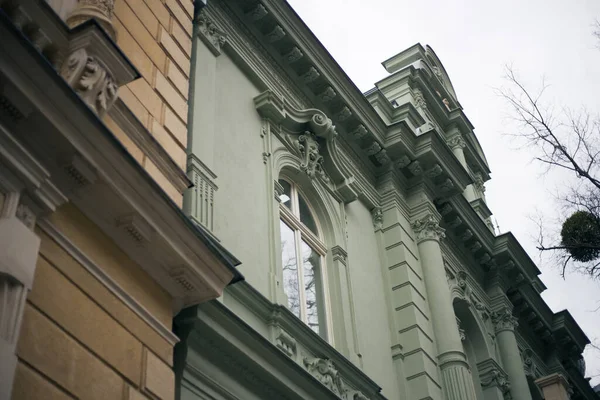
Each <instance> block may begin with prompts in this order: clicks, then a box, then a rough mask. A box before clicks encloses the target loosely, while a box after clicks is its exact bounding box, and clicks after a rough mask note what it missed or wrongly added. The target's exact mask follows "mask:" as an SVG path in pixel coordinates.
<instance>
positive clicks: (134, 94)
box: [106, 0, 194, 204]
mask: <svg viewBox="0 0 600 400" xmlns="http://www.w3.org/2000/svg"><path fill="white" fill-rule="evenodd" d="M193 12H194V4H193V2H192V1H191V0H181V1H180V2H178V1H177V0H164V1H161V0H116V1H115V11H114V16H113V26H114V27H115V31H116V34H117V44H118V46H119V47H120V48H121V50H122V51H123V52H124V53H125V55H126V56H127V57H128V58H129V59H130V60H131V62H132V63H133V64H134V65H135V67H136V68H137V69H138V71H139V72H140V74H141V75H142V78H140V79H137V80H136V81H134V82H131V83H130V84H128V85H126V86H125V87H122V88H120V90H119V95H120V98H121V99H122V100H123V101H124V102H125V104H126V105H127V106H128V107H129V108H130V109H131V111H132V112H133V113H134V114H135V116H136V117H137V118H138V119H139V120H140V122H141V123H142V124H143V125H144V126H145V127H146V128H147V129H148V131H150V132H151V134H152V135H153V136H154V138H155V139H156V140H157V141H158V142H159V143H160V144H161V145H162V146H163V147H164V148H165V149H166V150H167V152H168V153H169V155H170V156H171V158H172V159H173V161H174V162H175V163H176V164H177V165H178V166H179V167H180V168H181V169H182V170H185V161H186V157H185V149H186V146H187V117H188V105H187V99H188V88H189V76H190V57H191V54H192V41H191V36H192V17H193ZM106 123H107V125H108V126H109V127H110V128H111V129H112V130H113V132H115V131H117V132H116V134H117V135H118V131H119V129H118V128H117V127H116V125H115V124H114V121H112V120H111V119H110V117H108V118H107V121H106ZM118 136H119V138H120V139H121V140H122V142H123V144H124V145H125V147H126V148H127V149H128V150H129V151H130V153H131V154H132V155H133V156H134V157H135V158H136V159H137V161H138V162H139V163H140V164H142V166H143V167H144V168H145V169H146V171H148V173H149V174H150V175H151V176H152V177H153V178H154V179H155V180H156V181H157V182H158V183H159V184H160V185H161V187H162V188H163V189H164V190H165V191H166V192H167V193H168V194H169V196H170V197H171V198H172V199H173V200H174V201H175V202H176V203H177V204H181V193H179V192H178V190H177V189H176V187H175V186H174V185H173V184H172V183H171V182H169V180H168V179H167V178H166V177H165V176H164V175H163V174H162V173H161V171H159V169H158V168H157V166H156V165H155V164H154V163H153V162H152V161H151V160H149V159H148V157H146V155H145V154H143V152H142V151H141V150H140V149H139V148H138V147H137V146H136V144H135V143H133V142H131V141H130V140H128V139H127V138H126V137H125V136H124V135H118Z"/></svg>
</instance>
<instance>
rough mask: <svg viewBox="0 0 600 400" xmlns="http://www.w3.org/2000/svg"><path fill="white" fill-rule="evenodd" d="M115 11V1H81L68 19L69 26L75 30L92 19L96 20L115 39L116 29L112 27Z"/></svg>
mask: <svg viewBox="0 0 600 400" xmlns="http://www.w3.org/2000/svg"><path fill="white" fill-rule="evenodd" d="M114 9H115V1H114V0H79V2H78V3H77V7H75V9H74V10H73V12H72V13H71V14H70V15H69V16H68V17H67V25H69V27H71V28H73V27H75V26H77V25H81V24H82V23H84V22H86V21H88V20H90V19H95V20H96V21H98V23H99V24H100V26H102V28H104V30H106V32H107V33H108V34H109V35H110V36H111V37H112V38H113V39H115V38H116V33H115V28H114V27H113V25H112V16H113V12H114Z"/></svg>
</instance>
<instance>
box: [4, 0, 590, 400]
mask: <svg viewBox="0 0 600 400" xmlns="http://www.w3.org/2000/svg"><path fill="white" fill-rule="evenodd" d="M383 66H384V68H385V69H386V70H387V72H388V76H387V77H386V78H384V79H383V80H381V81H380V82H377V83H376V84H375V87H374V88H373V89H372V90H370V91H368V92H367V93H361V92H360V91H359V90H358V89H357V88H356V86H355V85H354V84H353V83H352V81H351V80H350V79H349V78H348V77H347V76H346V75H345V73H344V72H343V70H342V69H341V68H340V67H339V65H337V63H336V62H335V60H333V58H332V57H331V56H330V55H329V53H328V52H327V51H326V49H325V48H324V47H323V46H322V45H321V44H320V43H319V41H318V40H317V39H316V37H315V36H314V35H313V34H312V33H311V32H310V30H309V29H308V28H307V27H306V25H304V23H303V22H302V21H301V19H300V18H299V17H298V16H297V15H296V14H295V13H294V11H293V10H292V8H291V7H290V6H289V5H288V4H287V3H286V2H285V1H282V0H261V1H258V0H211V1H209V2H208V4H205V3H203V2H201V1H197V2H196V4H194V2H193V1H191V0H114V1H113V0H79V1H77V0H47V1H44V0H18V1H13V0H0V106H1V107H0V298H1V299H2V300H1V302H0V399H11V398H12V399H72V398H81V399H123V400H133V399H155V400H156V399H181V400H192V399H242V400H251V399H343V400H363V399H371V400H374V399H410V400H417V399H435V400H438V399H447V400H475V399H477V400H492V399H514V400H538V399H547V400H549V399H577V400H578V399H586V400H589V399H597V397H596V396H597V395H596V394H595V393H594V392H593V390H592V389H591V387H590V385H589V382H588V380H587V379H586V378H585V365H584V363H583V359H582V351H583V349H584V347H585V346H586V344H587V343H588V339H587V337H586V336H585V334H584V333H583V332H582V331H581V329H580V328H579V327H578V326H577V324H576V323H575V321H574V320H573V318H572V317H571V316H570V314H569V313H568V312H566V311H563V312H559V313H553V312H552V311H551V310H550V309H549V308H548V306H547V305H546V304H545V303H544V301H543V300H542V298H541V297H540V293H541V292H542V291H543V290H544V289H545V288H544V286H543V283H542V282H541V281H540V279H539V278H538V275H539V274H540V271H539V270H538V269H537V267H536V266H535V264H534V263H533V262H532V261H531V260H530V258H529V257H528V256H527V254H526V253H525V251H524V250H523V248H522V247H521V246H520V245H519V243H518V242H517V241H516V240H515V238H514V237H513V236H512V234H510V233H505V234H501V235H500V234H497V233H496V232H495V231H494V227H493V226H492V225H491V222H490V216H491V211H490V210H489V209H488V207H487V205H486V202H485V182H486V181H487V180H489V179H490V169H489V166H488V164H487V161H486V159H485V155H484V153H483V150H482V149H481V147H480V145H479V143H478V141H477V138H476V136H475V134H474V131H473V126H472V125H471V123H470V122H469V120H468V118H467V117H466V115H465V113H464V112H463V109H462V107H461V105H460V103H459V101H458V98H457V95H456V92H455V91H454V88H453V87H452V84H451V81H450V77H449V76H448V75H447V73H446V71H445V70H444V67H443V65H442V64H441V62H440V60H439V59H438V57H437V56H436V54H435V53H434V52H433V50H432V49H431V48H430V47H428V46H425V47H423V46H421V45H415V46H413V47H411V48H409V49H407V50H405V51H403V52H401V53H400V54H398V55H396V56H394V57H392V58H390V59H389V60H387V61H385V62H384V63H383ZM232 254H235V257H234V256H233V255H232ZM236 257H237V258H236ZM238 260H239V261H238ZM240 262H241V263H242V264H241V265H239V266H238V264H239V263H240ZM236 266H237V268H236ZM242 274H243V275H242ZM244 277H245V281H244ZM233 283H234V284H233Z"/></svg>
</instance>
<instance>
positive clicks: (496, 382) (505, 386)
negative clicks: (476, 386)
mask: <svg viewBox="0 0 600 400" xmlns="http://www.w3.org/2000/svg"><path fill="white" fill-rule="evenodd" d="M477 370H478V371H479V381H480V382H481V386H482V387H483V388H484V389H485V388H489V387H497V388H498V389H500V391H501V392H502V395H503V396H504V399H505V400H511V399H512V396H511V393H510V382H509V380H508V375H507V374H506V372H504V370H503V369H502V367H501V366H500V365H499V364H498V363H497V362H496V361H494V360H493V359H491V358H489V359H487V360H484V361H482V362H480V363H478V364H477Z"/></svg>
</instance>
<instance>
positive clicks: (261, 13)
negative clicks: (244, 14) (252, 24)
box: [248, 3, 269, 21]
mask: <svg viewBox="0 0 600 400" xmlns="http://www.w3.org/2000/svg"><path fill="white" fill-rule="evenodd" d="M268 13H269V12H268V11H267V9H266V8H265V6H263V5H262V4H260V3H259V4H258V5H257V6H256V7H254V8H253V9H252V10H251V11H250V12H248V15H250V18H252V20H254V21H259V20H261V19H263V18H264V17H265V16H266V15H267V14H268Z"/></svg>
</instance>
